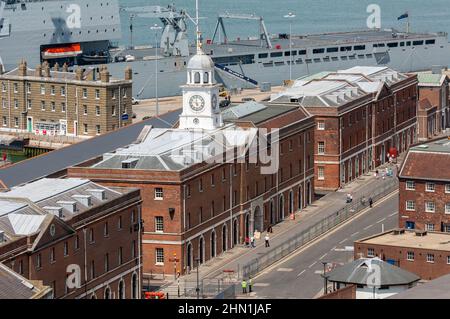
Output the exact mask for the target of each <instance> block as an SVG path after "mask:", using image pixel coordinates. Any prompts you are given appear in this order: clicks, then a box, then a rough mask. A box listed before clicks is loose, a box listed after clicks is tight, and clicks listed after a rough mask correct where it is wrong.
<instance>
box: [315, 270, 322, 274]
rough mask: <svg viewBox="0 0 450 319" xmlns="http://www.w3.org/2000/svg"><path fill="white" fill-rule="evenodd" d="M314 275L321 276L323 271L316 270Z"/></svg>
mask: <svg viewBox="0 0 450 319" xmlns="http://www.w3.org/2000/svg"><path fill="white" fill-rule="evenodd" d="M314 274H316V275H322V274H323V270H316V271H315V272H314Z"/></svg>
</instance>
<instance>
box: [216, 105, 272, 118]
mask: <svg viewBox="0 0 450 319" xmlns="http://www.w3.org/2000/svg"><path fill="white" fill-rule="evenodd" d="M266 108H267V105H264V104H261V103H258V102H254V101H250V102H246V103H242V104H238V105H232V106H230V107H228V108H227V109H225V110H224V111H223V112H222V118H223V120H224V121H226V120H233V119H240V118H242V117H244V116H248V115H250V114H253V113H256V112H259V111H261V110H264V109H266Z"/></svg>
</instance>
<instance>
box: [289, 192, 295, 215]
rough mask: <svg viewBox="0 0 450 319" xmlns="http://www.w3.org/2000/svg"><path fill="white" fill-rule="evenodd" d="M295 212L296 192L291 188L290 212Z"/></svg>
mask: <svg viewBox="0 0 450 319" xmlns="http://www.w3.org/2000/svg"><path fill="white" fill-rule="evenodd" d="M293 213H294V192H293V191H292V190H291V191H290V192H289V214H293Z"/></svg>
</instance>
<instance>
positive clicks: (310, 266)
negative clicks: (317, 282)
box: [308, 261, 317, 268]
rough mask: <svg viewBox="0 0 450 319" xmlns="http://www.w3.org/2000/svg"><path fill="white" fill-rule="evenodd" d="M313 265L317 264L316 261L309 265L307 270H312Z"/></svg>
mask: <svg viewBox="0 0 450 319" xmlns="http://www.w3.org/2000/svg"><path fill="white" fill-rule="evenodd" d="M315 264H317V261H315V262H313V263H312V264H311V265H309V267H308V268H312V267H314V265H315Z"/></svg>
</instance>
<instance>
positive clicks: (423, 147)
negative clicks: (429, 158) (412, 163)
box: [411, 138, 450, 153]
mask: <svg viewBox="0 0 450 319" xmlns="http://www.w3.org/2000/svg"><path fill="white" fill-rule="evenodd" d="M411 151H419V152H436V153H450V139H448V138H443V139H440V140H437V141H433V142H425V143H423V144H420V145H416V146H414V147H411Z"/></svg>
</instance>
